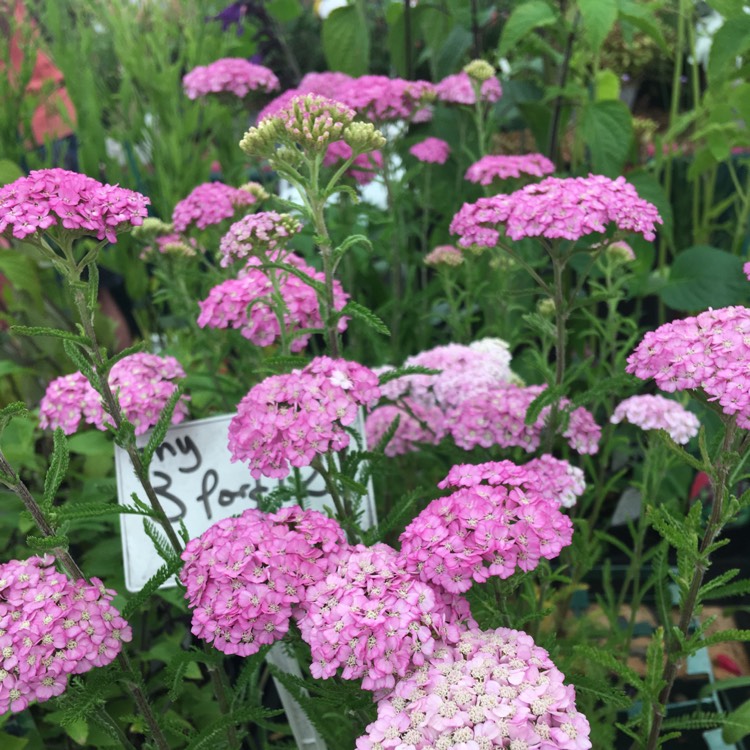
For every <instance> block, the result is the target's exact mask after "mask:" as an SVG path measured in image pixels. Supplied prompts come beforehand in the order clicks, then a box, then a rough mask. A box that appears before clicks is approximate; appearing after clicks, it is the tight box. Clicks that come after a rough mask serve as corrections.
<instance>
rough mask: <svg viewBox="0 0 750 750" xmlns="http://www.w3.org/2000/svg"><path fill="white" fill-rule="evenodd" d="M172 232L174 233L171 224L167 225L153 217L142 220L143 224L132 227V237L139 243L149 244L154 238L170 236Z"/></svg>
mask: <svg viewBox="0 0 750 750" xmlns="http://www.w3.org/2000/svg"><path fill="white" fill-rule="evenodd" d="M172 232H174V227H173V225H172V224H167V222H165V221H162V220H161V219H156V218H154V217H148V218H146V219H144V220H143V224H141V225H140V226H138V227H133V237H135V238H136V239H137V240H140V241H141V242H149V241H150V240H152V239H154V237H157V236H159V235H162V234H171V233H172Z"/></svg>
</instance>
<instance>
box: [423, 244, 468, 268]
mask: <svg viewBox="0 0 750 750" xmlns="http://www.w3.org/2000/svg"><path fill="white" fill-rule="evenodd" d="M424 262H425V265H427V266H454V267H455V266H460V265H461V264H462V263H463V262H464V254H463V253H462V252H461V251H460V250H459V249H458V248H457V247H456V246H455V245H438V246H437V247H434V248H433V249H432V250H430V252H429V253H427V255H425V256H424Z"/></svg>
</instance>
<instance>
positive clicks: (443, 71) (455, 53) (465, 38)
mask: <svg viewBox="0 0 750 750" xmlns="http://www.w3.org/2000/svg"><path fill="white" fill-rule="evenodd" d="M472 41H473V37H472V35H471V32H470V31H468V30H467V29H465V28H464V27H463V26H454V27H453V29H452V30H451V32H450V34H448V38H447V39H446V40H445V42H444V44H443V45H442V46H441V47H440V54H439V55H438V57H437V60H436V62H435V72H436V75H437V76H438V78H445V77H446V76H448V75H450V74H451V73H455V72H456V70H457V69H458V68H460V67H461V63H462V62H463V60H464V56H465V55H466V52H467V50H468V49H469V47H471V43H472Z"/></svg>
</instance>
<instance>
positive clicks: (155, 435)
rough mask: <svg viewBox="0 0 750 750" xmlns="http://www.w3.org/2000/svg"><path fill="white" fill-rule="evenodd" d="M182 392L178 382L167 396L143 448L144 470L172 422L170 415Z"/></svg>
mask: <svg viewBox="0 0 750 750" xmlns="http://www.w3.org/2000/svg"><path fill="white" fill-rule="evenodd" d="M182 393H183V391H182V385H180V384H178V385H177V387H176V388H175V389H174V392H173V393H172V395H171V396H170V397H169V400H168V401H167V403H166V404H165V405H164V409H163V410H162V413H161V414H160V415H159V419H158V420H157V422H156V424H155V425H154V427H153V430H152V431H151V436H150V437H149V439H148V443H146V447H145V448H144V449H143V458H142V460H143V468H144V469H145V470H146V471H148V467H149V466H151V460H152V459H153V457H154V453H155V452H156V449H157V448H158V447H159V446H160V445H161V444H162V443H163V442H164V438H165V437H166V435H167V431H168V430H169V427H170V425H171V424H172V415H173V414H174V410H175V407H176V406H177V402H178V401H179V400H180V399H181V398H182Z"/></svg>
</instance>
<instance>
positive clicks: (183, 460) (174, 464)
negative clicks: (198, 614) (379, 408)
mask: <svg viewBox="0 0 750 750" xmlns="http://www.w3.org/2000/svg"><path fill="white" fill-rule="evenodd" d="M233 416H234V415H233V414H228V415H225V416H220V417H210V418H208V419H199V420H195V421H193V422H183V423H182V424H179V425H176V426H174V427H171V428H170V429H169V431H168V432H167V434H166V436H165V438H164V442H163V443H162V444H161V445H160V446H159V447H158V448H157V449H156V451H155V453H154V457H153V460H152V462H151V466H150V467H149V478H150V480H151V484H152V486H153V488H154V491H155V492H156V494H157V496H158V497H159V500H160V502H161V504H162V507H163V508H164V512H165V513H166V514H167V517H168V518H169V520H170V521H171V522H172V525H173V527H174V528H175V530H176V531H179V526H180V522H182V523H184V524H185V527H186V528H187V530H188V533H189V534H190V538H191V539H194V538H195V537H197V536H200V535H201V534H202V533H203V532H204V531H206V530H207V529H208V528H209V526H212V525H213V524H215V523H216V522H217V521H220V520H222V519H224V518H229V517H231V516H236V515H239V514H240V513H242V512H243V511H245V510H247V509H248V508H256V507H257V506H258V500H259V499H260V498H261V497H262V495H264V494H265V493H268V492H270V491H271V490H273V489H275V488H276V487H278V486H279V485H280V484H281V480H278V479H268V478H266V477H262V478H261V479H253V477H252V476H250V471H249V469H248V468H247V466H245V465H244V464H243V463H241V462H239V461H238V462H236V463H232V461H231V456H230V453H229V448H228V447H227V433H228V430H229V423H230V422H231V420H232V417H233ZM355 429H356V430H357V431H358V432H359V434H360V435H364V422H363V418H362V414H361V413H360V415H359V418H358V421H357V422H356V423H355ZM148 438H149V434H148V433H147V434H145V435H140V436H139V437H138V438H137V445H138V447H143V446H145V445H146V443H147V442H148ZM115 470H116V475H117V499H118V502H119V503H120V505H129V506H132V505H133V499H132V495H133V493H135V494H136V496H137V497H138V498H139V499H140V500H142V501H144V502H145V501H146V498H145V497H144V494H143V488H142V487H141V484H140V482H139V481H138V479H137V477H136V475H135V472H134V471H133V468H132V466H131V464H130V458H129V457H128V454H127V453H126V452H125V451H124V450H123V449H122V448H120V447H119V446H115ZM299 472H300V478H301V480H302V483H303V486H304V487H305V490H306V492H307V499H308V503H307V507H309V508H312V509H313V510H319V511H323V510H324V508H325V506H331V504H332V503H331V498H330V496H329V494H328V492H327V490H326V487H325V482H324V481H323V478H322V477H321V476H320V475H319V474H318V473H317V472H316V471H315V470H314V469H313V468H312V467H309V466H306V467H303V468H301V469H299ZM368 490H369V491H368V494H367V496H366V497H365V498H363V506H364V515H363V518H362V526H363V527H364V528H369V527H371V526H374V525H375V522H376V516H375V503H374V500H373V496H372V487H368ZM156 528H157V529H158V528H159V526H158V524H157V525H156ZM120 529H121V533H122V550H123V561H124V564H125V587H126V588H127V590H128V591H131V592H137V591H140V590H141V589H142V588H143V586H144V585H145V584H146V582H147V581H148V580H149V578H151V576H152V575H154V573H156V571H157V570H158V569H159V567H160V566H161V565H162V562H163V561H162V559H161V558H160V557H159V555H158V553H157V552H156V550H155V549H154V546H153V544H152V542H151V540H150V539H149V537H148V535H147V534H146V532H145V531H144V529H143V516H140V515H136V514H122V515H121V516H120ZM176 585H177V581H176V580H175V579H171V580H170V581H167V582H166V583H165V584H164V585H163V587H164V588H166V587H172V586H176ZM268 661H270V662H271V663H272V664H275V665H276V666H277V667H279V668H280V669H282V670H283V671H285V672H289V673H291V674H294V675H296V676H297V677H301V676H302V673H301V672H300V669H299V665H298V664H297V662H296V661H295V660H294V659H293V658H291V657H290V656H288V655H287V653H286V652H285V651H284V648H283V644H281V643H277V644H276V645H275V646H274V647H273V649H272V650H271V653H270V654H269V656H268ZM274 682H276V681H275V680H274ZM276 688H277V690H278V692H279V695H280V697H281V701H282V704H283V706H284V711H285V712H286V714H287V718H288V719H289V724H290V726H291V728H292V731H293V734H294V738H295V740H296V742H297V745H298V747H300V748H304V749H305V750H307V749H309V750H326V746H325V743H324V742H323V740H322V739H321V738H320V736H319V735H318V733H317V732H316V731H315V729H314V727H313V726H312V725H311V724H310V721H309V720H308V718H307V717H306V716H305V714H304V713H303V712H302V710H301V709H300V707H299V705H298V704H297V702H296V701H295V700H294V698H293V697H292V696H291V695H290V694H289V693H288V692H287V691H286V690H285V689H284V687H283V686H282V685H281V684H279V683H278V682H276Z"/></svg>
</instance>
